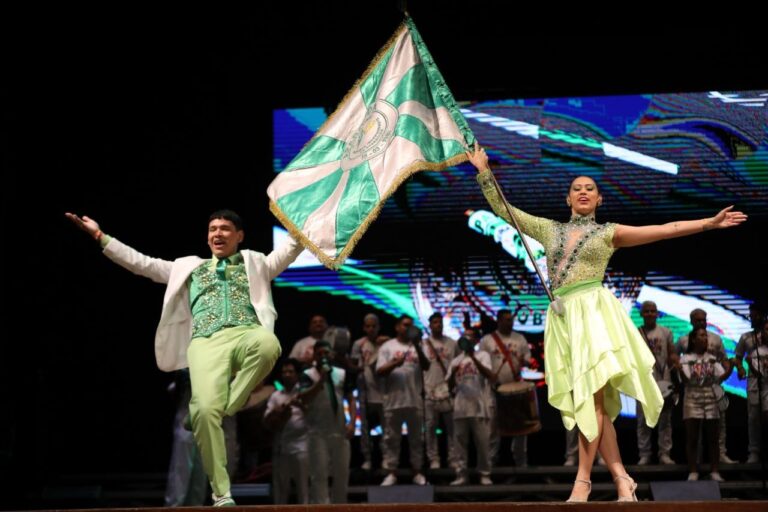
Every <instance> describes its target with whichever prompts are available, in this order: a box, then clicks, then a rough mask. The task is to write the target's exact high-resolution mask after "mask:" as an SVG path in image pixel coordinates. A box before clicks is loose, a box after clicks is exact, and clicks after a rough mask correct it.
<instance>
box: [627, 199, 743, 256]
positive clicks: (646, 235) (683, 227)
mask: <svg viewBox="0 0 768 512" xmlns="http://www.w3.org/2000/svg"><path fill="white" fill-rule="evenodd" d="M732 209H733V206H729V207H728V208H723V209H722V210H720V213H718V214H717V215H715V216H714V217H710V218H708V219H699V220H681V221H677V222H668V223H667V224H659V225H649V226H626V225H623V224H618V225H617V226H616V230H615V231H614V233H613V246H614V247H617V248H618V247H633V246H635V245H643V244H650V243H651V242H657V241H659V240H666V239H667V238H678V237H681V236H688V235H694V234H696V233H703V232H704V231H709V230H712V229H725V228H730V227H733V226H738V225H739V224H741V223H742V222H744V221H745V220H747V215H746V214H744V213H742V212H734V211H731V210H732Z"/></svg>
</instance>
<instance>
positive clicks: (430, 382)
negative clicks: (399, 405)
mask: <svg viewBox="0 0 768 512" xmlns="http://www.w3.org/2000/svg"><path fill="white" fill-rule="evenodd" d="M421 350H422V351H423V352H424V355H425V356H427V359H429V369H428V370H427V371H426V372H424V396H425V398H426V400H425V402H424V415H425V418H424V419H425V422H426V441H427V443H426V444H427V458H428V459H429V468H430V469H439V468H440V452H439V448H438V443H437V433H436V431H437V427H438V425H439V424H440V423H442V425H443V429H444V431H445V435H446V439H447V447H448V457H447V459H448V461H449V463H450V465H452V466H455V465H456V463H457V460H456V448H455V446H454V444H455V440H454V429H453V399H452V398H451V394H450V392H449V390H448V384H447V383H446V380H445V379H446V376H447V374H448V365H449V364H450V363H451V361H452V360H453V359H454V358H455V357H456V356H457V355H458V354H459V350H458V345H457V344H456V341H455V340H453V339H452V338H449V337H448V336H445V335H443V315H441V314H440V313H433V314H432V315H431V316H430V317H429V336H427V337H426V338H424V340H423V341H422V343H421Z"/></svg>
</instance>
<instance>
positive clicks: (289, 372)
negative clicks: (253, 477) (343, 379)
mask: <svg viewBox="0 0 768 512" xmlns="http://www.w3.org/2000/svg"><path fill="white" fill-rule="evenodd" d="M300 368H301V363H300V362H298V361H297V360H296V359H290V358H289V359H286V360H285V361H284V362H283V366H282V368H281V370H280V381H281V382H282V384H283V389H280V390H277V391H275V392H274V393H272V395H271V396H270V397H269V401H268V402H267V410H266V412H265V413H264V422H265V423H266V424H267V427H268V428H269V429H270V430H272V431H273V432H274V437H273V439H272V497H273V500H274V502H275V505H284V504H286V503H288V495H289V494H290V490H291V480H293V483H294V485H295V486H296V503H299V504H302V505H305V504H307V503H309V448H308V444H307V443H308V441H307V423H306V419H305V418H304V410H303V404H302V403H301V400H299V389H298V386H297V385H296V384H297V383H298V381H299V369H300Z"/></svg>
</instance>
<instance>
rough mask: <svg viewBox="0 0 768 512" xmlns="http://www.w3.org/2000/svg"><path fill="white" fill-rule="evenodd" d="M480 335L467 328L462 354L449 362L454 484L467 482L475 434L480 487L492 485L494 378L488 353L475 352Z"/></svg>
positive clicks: (460, 342)
mask: <svg viewBox="0 0 768 512" xmlns="http://www.w3.org/2000/svg"><path fill="white" fill-rule="evenodd" d="M477 339H478V336H477V333H476V332H475V330H474V329H473V328H471V327H470V328H468V329H467V330H466V332H465V333H464V336H462V337H461V338H460V339H459V344H460V348H461V351H462V353H461V354H459V355H458V356H456V357H455V358H454V359H453V361H451V363H450V367H449V369H448V375H447V377H446V380H447V381H448V382H449V383H451V384H453V385H452V387H453V388H454V389H455V390H456V398H455V400H454V412H453V419H454V423H455V428H456V435H455V436H456V451H457V452H458V457H457V458H458V464H457V465H456V468H457V469H456V480H454V481H453V482H451V485H466V484H467V482H468V467H467V466H468V459H469V457H468V451H469V436H470V434H472V437H473V439H474V443H475V450H476V451H477V471H478V472H479V473H480V485H491V484H493V482H492V481H491V458H490V455H489V453H488V441H489V437H490V429H489V426H488V421H489V418H490V407H489V405H490V404H489V400H488V395H489V393H490V386H489V383H492V382H493V380H494V379H495V376H494V374H493V371H492V370H491V356H490V355H488V352H485V351H482V350H480V351H478V352H475V345H476V344H477Z"/></svg>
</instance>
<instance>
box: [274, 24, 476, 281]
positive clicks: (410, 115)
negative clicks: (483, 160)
mask: <svg viewBox="0 0 768 512" xmlns="http://www.w3.org/2000/svg"><path fill="white" fill-rule="evenodd" d="M474 141H475V136H474V135H473V134H472V131H471V130H470V129H469V126H468V125H467V122H466V120H465V119H464V116H463V115H462V114H461V112H459V108H458V107H457V105H456V101H455V100H454V98H453V95H452V94H451V91H450V90H449V89H448V86H447V85H446V84H445V81H444V80H443V77H442V75H441V74H440V71H439V70H438V69H437V66H435V63H434V61H433V60H432V56H431V55H430V54H429V51H428V50H427V47H426V45H425V44H424V42H423V41H422V39H421V36H420V35H419V33H418V31H417V30H416V26H415V25H414V24H413V21H412V20H411V19H410V18H406V20H405V21H404V22H403V23H402V24H401V25H400V27H399V28H398V29H397V31H396V32H395V34H394V35H393V36H392V38H391V39H390V40H389V41H388V42H387V44H386V45H385V46H384V48H382V49H381V50H380V51H379V53H378V54H377V56H376V57H375V58H374V59H373V62H371V65H370V66H369V67H368V69H367V70H366V72H365V73H364V74H363V76H362V78H360V80H358V82H357V83H356V84H355V85H354V86H353V87H352V89H351V90H350V91H349V93H347V95H346V97H345V98H344V99H343V100H342V101H341V103H340V104H339V106H338V107H337V108H336V111H335V112H334V113H333V114H332V115H331V116H330V117H329V118H328V120H327V121H326V122H325V123H324V124H323V126H321V127H320V129H319V130H318V131H317V133H315V135H314V136H313V137H312V139H311V140H310V141H309V142H308V143H307V144H306V146H304V148H303V149H302V150H301V152H300V153H299V154H298V155H297V156H296V158H294V159H293V160H292V161H291V163H290V164H288V166H287V167H286V168H285V169H283V171H282V172H281V173H280V174H278V176H277V177H276V178H275V179H274V181H273V182H272V183H271V184H270V186H269V188H268V189H267V194H268V195H269V198H270V210H272V213H274V214H275V216H276V217H277V218H278V219H279V220H280V222H282V224H283V225H284V226H285V227H286V228H287V229H288V231H290V233H291V235H293V236H294V237H295V238H296V239H297V240H299V241H300V242H301V243H302V244H303V245H304V246H305V247H306V248H307V249H309V250H310V251H311V252H312V253H314V254H315V255H316V256H317V257H318V258H319V259H320V261H322V262H323V264H325V265H326V266H327V267H329V268H338V267H340V266H341V264H342V263H343V262H344V260H345V259H346V258H347V256H349V254H350V253H351V252H352V249H353V248H354V247H355V245H356V244H357V242H358V240H360V237H361V236H362V235H363V233H365V231H366V229H368V226H369V225H370V224H371V222H373V220H374V219H375V218H376V216H377V215H378V214H379V211H380V210H381V208H382V206H383V205H384V202H385V201H386V200H387V198H389V196H391V195H392V194H393V193H394V192H395V190H396V189H397V187H398V186H399V185H400V184H401V183H402V182H403V181H405V180H406V179H407V178H408V177H409V176H410V175H411V174H413V173H415V172H417V171H420V170H431V171H439V170H442V169H445V168H447V167H450V166H452V165H456V164H458V163H460V162H463V161H465V160H466V155H465V153H464V151H465V150H466V149H468V148H470V147H471V146H472V145H473V144H474Z"/></svg>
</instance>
